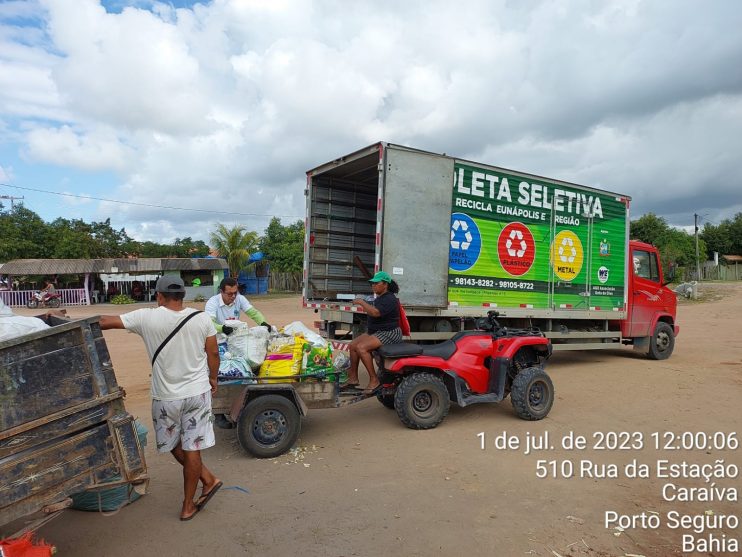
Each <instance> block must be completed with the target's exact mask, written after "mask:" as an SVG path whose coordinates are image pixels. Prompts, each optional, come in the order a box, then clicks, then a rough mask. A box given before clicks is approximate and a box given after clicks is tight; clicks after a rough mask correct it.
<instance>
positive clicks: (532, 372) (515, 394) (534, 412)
mask: <svg viewBox="0 0 742 557" xmlns="http://www.w3.org/2000/svg"><path fill="white" fill-rule="evenodd" d="M510 401H511V402H512V403H513V409H514V410H515V413H516V414H517V416H518V417H519V418H522V419H524V420H541V419H542V418H545V417H546V415H547V414H548V413H549V410H551V406H552V405H553V404H554V385H553V384H552V382H551V379H550V378H549V376H548V375H547V374H546V372H545V371H544V370H543V369H541V368H540V367H529V368H527V369H524V370H523V371H521V372H520V373H519V374H518V375H516V376H515V379H513V389H512V391H511V392H510Z"/></svg>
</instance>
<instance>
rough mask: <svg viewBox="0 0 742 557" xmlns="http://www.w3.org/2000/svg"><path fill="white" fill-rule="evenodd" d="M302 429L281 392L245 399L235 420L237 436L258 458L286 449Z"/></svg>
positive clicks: (297, 416) (268, 456)
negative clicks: (245, 401) (243, 405)
mask: <svg viewBox="0 0 742 557" xmlns="http://www.w3.org/2000/svg"><path fill="white" fill-rule="evenodd" d="M300 429H301V417H300V416H299V411H298V410H297V408H296V406H295V405H294V403H293V402H291V401H290V400H289V399H287V398H286V397H283V396H281V395H262V396H259V397H257V398H254V399H253V400H251V401H250V402H248V403H247V404H246V405H245V407H244V408H243V409H242V412H241V413H240V417H239V419H238V420H237V439H239V442H240V445H241V446H242V448H243V449H244V450H245V451H247V452H248V453H250V454H251V455H253V456H255V457H257V458H273V457H276V456H279V455H282V454H283V453H285V452H286V451H288V450H289V449H290V448H291V447H292V445H293V444H294V443H295V442H296V438H297V437H298V436H299V430H300Z"/></svg>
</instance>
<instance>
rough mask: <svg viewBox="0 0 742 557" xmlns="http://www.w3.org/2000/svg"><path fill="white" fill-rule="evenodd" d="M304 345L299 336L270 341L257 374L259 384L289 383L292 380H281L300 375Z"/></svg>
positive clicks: (302, 338) (301, 337)
mask: <svg viewBox="0 0 742 557" xmlns="http://www.w3.org/2000/svg"><path fill="white" fill-rule="evenodd" d="M304 344H305V340H304V337H303V336H301V335H295V336H292V337H276V338H273V339H271V341H270V343H269V345H268V354H267V355H266V357H265V361H264V362H263V363H262V365H261V366H260V372H259V373H258V377H259V378H260V382H261V383H291V382H292V381H293V379H291V378H285V379H283V378H284V377H286V376H290V375H299V374H300V373H301V363H302V354H303V352H302V349H303V348H304Z"/></svg>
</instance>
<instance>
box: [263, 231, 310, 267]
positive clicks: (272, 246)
mask: <svg viewBox="0 0 742 557" xmlns="http://www.w3.org/2000/svg"><path fill="white" fill-rule="evenodd" d="M260 251H262V252H263V255H264V256H265V258H266V259H267V260H268V261H270V264H271V268H272V269H273V270H274V271H278V272H281V273H297V272H300V271H301V270H302V267H303V265H304V223H303V222H302V221H300V220H299V221H296V222H295V223H294V224H290V225H288V226H283V225H281V221H280V220H279V219H278V218H276V217H273V219H271V222H270V224H269V225H268V228H266V229H265V236H263V237H262V238H261V239H260Z"/></svg>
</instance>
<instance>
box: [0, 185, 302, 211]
mask: <svg viewBox="0 0 742 557" xmlns="http://www.w3.org/2000/svg"><path fill="white" fill-rule="evenodd" d="M0 186H5V187H6V188H15V189H18V190H26V191H35V192H40V193H49V194H52V195H61V196H64V197H76V198H78V199H91V200H93V201H106V202H108V203H121V204H122V205H136V206H138V207H155V208H157V209H171V210H173V211H195V212H197V213H211V214H215V215H234V216H239V217H285V218H288V219H301V218H303V215H268V214H262V213H239V212H236V211H211V210H209V209H191V208H188V207H173V206H171V205H157V204H154V203H138V202H136V201H121V200H119V199H106V198H104V197H94V196H92V195H79V194H74V193H62V192H58V191H51V190H42V189H39V188H27V187H23V186H14V185H12V184H5V183H0Z"/></svg>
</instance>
